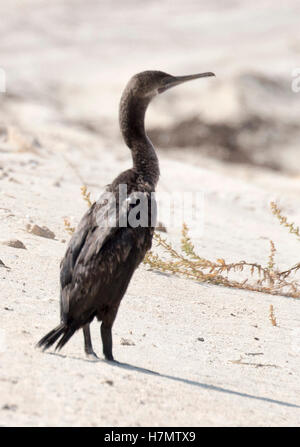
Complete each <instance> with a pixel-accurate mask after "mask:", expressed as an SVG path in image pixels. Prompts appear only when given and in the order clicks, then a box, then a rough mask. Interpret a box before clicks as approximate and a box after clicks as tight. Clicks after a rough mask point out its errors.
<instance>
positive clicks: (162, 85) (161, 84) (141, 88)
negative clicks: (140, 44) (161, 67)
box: [127, 71, 215, 99]
mask: <svg viewBox="0 0 300 447" xmlns="http://www.w3.org/2000/svg"><path fill="white" fill-rule="evenodd" d="M208 76H215V74H214V73H212V72H206V73H199V74H194V75H188V76H172V75H170V74H168V73H164V72H163V71H142V72H141V73H138V74H136V75H134V76H133V77H132V78H131V79H130V81H129V83H128V85H127V87H128V88H129V89H130V90H131V91H132V92H133V94H134V95H135V96H136V97H140V98H150V99H151V98H153V97H154V96H156V95H158V94H159V93H163V92H165V91H166V90H168V89H170V88H172V87H175V86H176V85H180V84H182V83H183V82H187V81H192V80H193V79H199V78H205V77H208Z"/></svg>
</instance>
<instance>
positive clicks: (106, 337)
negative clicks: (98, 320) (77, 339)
mask: <svg viewBox="0 0 300 447" xmlns="http://www.w3.org/2000/svg"><path fill="white" fill-rule="evenodd" d="M111 328H112V323H107V322H106V321H102V324H101V338H102V344H103V354H104V356H105V358H106V360H110V361H111V362H113V361H114V357H113V354H112V333H111Z"/></svg>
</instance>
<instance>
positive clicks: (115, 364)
mask: <svg viewBox="0 0 300 447" xmlns="http://www.w3.org/2000/svg"><path fill="white" fill-rule="evenodd" d="M47 354H50V355H56V356H59V357H63V358H67V356H65V355H62V354H58V353H55V352H53V353H50V352H49V353H47ZM68 358H73V359H74V360H81V361H84V362H90V363H99V362H103V363H106V364H109V365H110V366H112V367H114V368H122V369H126V370H128V371H136V372H138V373H142V374H148V375H151V376H155V377H160V378H161V379H168V380H173V381H175V382H180V383H184V384H186V385H191V386H194V387H197V388H202V389H205V390H211V391H216V392H219V393H226V394H232V395H234V396H240V397H244V398H246V399H254V400H259V401H262V402H268V403H271V404H276V405H283V406H285V407H291V408H299V409H300V405H296V404H292V403H289V402H284V401H281V400H276V399H271V398H269V397H263V396H256V395H254V394H248V393H242V392H239V391H234V390H230V389H228V388H222V387H220V386H215V385H210V384H206V383H202V382H197V381H196V380H190V379H184V378H182V377H176V376H170V375H168V374H161V373H159V372H156V371H152V370H151V369H145V368H141V367H140V366H135V365H130V364H129V363H122V362H117V361H113V362H110V361H107V360H102V359H98V361H93V360H89V359H85V358H79V357H69V356H68Z"/></svg>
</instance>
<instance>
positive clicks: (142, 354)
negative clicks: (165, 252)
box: [0, 1, 300, 426]
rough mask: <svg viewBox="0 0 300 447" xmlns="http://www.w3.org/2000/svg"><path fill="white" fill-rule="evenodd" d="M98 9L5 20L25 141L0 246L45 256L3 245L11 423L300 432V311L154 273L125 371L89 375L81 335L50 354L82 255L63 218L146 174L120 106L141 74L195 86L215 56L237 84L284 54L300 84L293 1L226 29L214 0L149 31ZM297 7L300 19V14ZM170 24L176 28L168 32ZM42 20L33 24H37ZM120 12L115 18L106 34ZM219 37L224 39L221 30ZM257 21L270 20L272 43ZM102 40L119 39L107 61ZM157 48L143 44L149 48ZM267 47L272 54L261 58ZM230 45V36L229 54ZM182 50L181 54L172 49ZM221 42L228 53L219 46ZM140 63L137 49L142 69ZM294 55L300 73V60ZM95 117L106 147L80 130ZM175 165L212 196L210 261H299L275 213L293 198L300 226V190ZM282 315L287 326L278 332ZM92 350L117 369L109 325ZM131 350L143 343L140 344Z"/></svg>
mask: <svg viewBox="0 0 300 447" xmlns="http://www.w3.org/2000/svg"><path fill="white" fill-rule="evenodd" d="M71 3H72V4H73V5H74V4H76V5H77V6H78V8H77V9H76V8H75V7H74V6H72V7H71V6H70V5H71ZM92 3H93V2H84V5H85V7H83V2H82V3H80V2H70V4H69V5H64V6H59V2H56V1H55V2H51V5H50V4H47V6H46V2H42V1H27V2H21V3H20V2H10V6H6V7H5V8H4V6H1V7H0V8H1V13H2V12H5V13H6V14H7V21H6V26H7V31H13V32H11V34H10V36H7V37H6V39H4V40H2V41H1V51H2V55H3V54H4V56H3V61H4V63H5V66H6V67H7V72H8V74H9V75H8V87H9V89H8V93H9V92H11V93H15V95H17V96H15V97H13V96H11V97H10V98H9V97H7V98H6V99H5V102H4V103H3V107H2V110H1V112H0V116H1V122H2V125H3V128H6V127H7V126H10V125H14V129H11V130H10V136H9V139H8V141H5V138H4V136H3V138H2V140H1V142H0V156H1V159H0V168H2V169H0V238H1V240H2V241H5V240H8V239H19V240H21V241H22V242H23V243H24V244H25V246H26V248H27V249H26V250H22V249H16V248H12V247H8V246H6V245H0V259H1V260H2V261H3V262H4V264H6V265H7V266H9V267H10V270H7V269H5V268H4V267H3V266H2V267H1V265H0V279H1V306H0V307H1V311H0V315H1V317H0V425H3V426H13V425H20V426H29V425H34V426H42V425H47V426H66V425H72V426H79V425H84V426H97V425H113V426H128V425H129V426H139V425H142V426H149V425H150V426H151V425H155V426H176V425H178V426H202V425H210V426H216V425H227V426H228V425H231V426H232V425H235V426H236V425H239V426H247V425H254V426H262V425H267V426H270V425H273V426H274V425H280V426H288V425H299V423H300V385H299V371H300V348H299V346H300V345H299V340H300V310H299V300H294V299H291V298H287V297H281V296H271V295H266V294H261V293H254V292H248V291H241V290H237V289H227V288H223V287H217V286H211V285H207V284H199V283H196V282H194V281H190V280H186V279H182V278H178V277H175V276H169V275H163V274H160V273H157V272H153V271H150V270H149V269H148V268H147V267H146V266H144V265H142V266H141V267H140V268H139V269H138V270H137V272H136V273H135V275H134V277H133V280H132V282H131V283H130V286H129V289H128V291H127V293H126V295H125V297H124V300H123V302H122V304H121V307H120V310H119V314H118V317H117V320H116V323H115V325H114V328H113V336H114V355H115V358H116V359H117V360H118V361H119V362H123V364H121V365H112V364H110V363H107V362H105V361H100V362H99V363H93V362H90V361H87V360H86V359H85V355H84V352H83V337H82V334H81V333H77V334H76V335H74V337H73V338H72V339H71V340H70V342H69V343H68V344H67V345H66V347H65V348H64V349H63V350H62V351H61V353H60V354H55V355H53V351H49V352H48V353H41V352H39V351H38V350H35V349H34V345H35V343H36V342H37V341H38V340H39V339H40V338H41V336H43V335H44V334H45V333H46V332H47V331H49V330H50V329H52V328H53V327H54V326H55V325H57V324H58V321H59V282H58V278H59V262H60V259H61V258H62V256H63V255H64V252H65V249H66V243H65V242H62V240H64V239H65V240H68V238H69V235H68V234H67V233H66V231H65V229H64V224H63V220H64V218H65V217H67V218H69V219H70V221H71V224H74V225H75V224H76V223H77V222H78V220H79V219H80V217H81V215H82V214H83V212H84V211H85V210H86V204H85V202H84V201H83V200H82V198H81V196H80V186H81V185H82V183H83V182H86V183H87V185H88V187H89V190H90V191H91V193H92V195H93V197H94V198H96V197H97V196H98V195H99V193H100V192H101V191H102V189H103V187H104V186H105V185H106V184H107V183H108V182H110V181H111V180H112V179H113V178H114V176H116V175H117V174H118V173H119V172H120V171H121V170H122V169H125V168H127V167H129V166H130V153H129V151H127V150H126V148H125V147H124V144H123V143H121V142H120V141H119V139H118V136H117V103H118V100H119V96H120V92H121V90H122V86H123V85H124V82H126V81H127V78H128V76H130V75H131V74H132V73H134V72H136V71H139V70H140V69H144V68H161V69H163V68H164V69H167V68H166V63H165V62H164V61H165V60H166V59H165V58H166V57H167V58H168V60H169V61H170V63H169V64H168V71H170V72H172V71H173V72H174V71H175V72H176V73H179V74H180V72H182V66H184V72H185V73H188V72H190V71H191V72H193V71H198V70H197V63H196V60H195V55H196V54H198V51H199V56H198V59H199V60H200V62H201V64H200V66H201V67H202V68H203V70H205V71H206V70H215V71H218V70H220V69H221V67H223V66H224V60H223V59H224V58H225V55H226V54H227V58H228V60H226V61H225V62H226V64H227V66H226V67H224V70H225V72H227V75H228V76H230V68H229V67H231V69H232V70H233V71H234V61H238V63H239V64H240V66H243V67H247V64H248V66H250V69H252V68H253V67H254V65H255V63H257V65H260V68H266V66H267V65H268V64H267V62H268V61H266V60H265V57H266V54H267V53H268V50H270V49H273V50H272V51H273V56H274V54H276V56H277V59H276V63H275V62H274V67H275V66H276V70H277V72H278V73H279V74H281V75H282V74H283V73H284V71H285V69H286V70H289V68H287V67H288V66H289V63H287V65H286V66H283V65H284V63H282V65H281V64H280V61H282V59H281V57H282V54H283V53H284V50H285V48H286V47H285V46H284V45H285V43H286V39H287V36H286V35H285V32H286V31H285V28H284V25H286V24H287V23H288V24H289V29H288V32H289V35H288V36H289V39H290V41H293V38H294V34H293V32H294V31H296V28H297V27H298V17H299V14H298V15H297V14H296V13H294V14H292V13H291V12H289V10H288V6H286V9H285V8H283V7H282V10H281V9H280V8H279V6H276V4H277V2H267V1H263V2H260V4H261V8H262V9H261V11H258V12H255V11H256V8H255V11H254V7H253V10H252V9H251V7H250V6H249V7H248V10H245V8H243V7H242V6H240V7H239V8H238V9H237V10H236V9H235V6H234V5H235V3H233V6H232V9H230V10H229V11H227V12H226V13H225V12H224V14H221V13H220V11H218V10H217V6H215V7H211V8H212V9H211V10H205V11H202V12H201V11H199V10H198V9H197V6H196V5H197V4H198V2H187V3H188V7H189V9H188V12H186V14H183V11H182V7H181V6H180V2H172V3H171V2H165V3H164V4H163V6H162V7H160V6H159V4H160V3H159V4H158V3H156V2H149V7H148V8H149V10H147V14H146V15H145V16H144V17H143V12H144V11H143V10H142V9H136V6H135V2H130V4H132V6H131V7H128V10H126V11H125V10H123V11H122V13H116V14H115V15H114V17H113V18H112V17H111V16H110V14H111V11H110V10H109V9H108V7H107V6H106V7H105V6H104V4H103V5H101V6H102V9H101V8H100V6H99V8H98V9H96V11H94V10H93V8H92V7H91V5H92ZM124 3H125V2H124ZM268 3H269V4H270V5H271V4H272V5H273V4H274V3H275V6H273V15H272V16H269V15H267V6H268ZM288 3H290V6H291V7H293V8H297V7H299V6H297V2H288ZM288 3H287V4H288ZM279 4H280V2H278V5H279ZM16 6H17V7H18V9H16ZM131 8H133V9H131ZM157 8H158V10H157ZM168 8H169V9H168ZM264 8H265V9H264ZM4 10H5V11H4ZM20 10H21V11H20ZM169 10H171V11H173V12H172V14H173V16H172V17H173V18H172V20H170V21H169V22H164V20H166V17H167V13H168V11H169ZM16 11H19V12H18V13H16ZM26 11H27V12H28V11H30V16H28V17H27V18H26V19H25V18H23V19H22V17H24V12H26ZM132 11H134V12H135V14H136V16H135V17H142V19H141V20H142V23H138V22H137V21H135V22H134V23H131V22H130V20H131V19H130V18H131V17H132V16H131V15H130V14H131V13H132ZM193 11H194V12H193ZM195 11H196V12H195ZM230 11H231V12H230ZM71 12H72V14H73V15H72V14H71ZM114 12H115V11H114ZM259 12H261V14H262V16H260V15H259ZM125 13H126V14H127V15H126V16H124V14H125ZM22 14H23V15H22ZM103 14H104V16H105V17H106V18H105V20H104V19H103V22H102V23H103V26H102V27H100V26H99V20H100V17H102V15H103ZM237 16H238V17H237ZM256 16H257V18H256ZM193 17H194V22H193V23H192V22H191V20H192V18H193ZM247 17H248V19H249V23H248V21H247ZM158 18H160V20H161V23H162V25H164V26H166V31H165V32H166V34H164V33H163V29H164V28H163V27H162V29H161V31H160V33H161V34H160V33H156V34H155V36H154V38H153V39H152V37H151V33H150V32H151V24H152V25H153V24H154V23H156V20H158ZM146 19H147V20H146ZM237 19H240V20H242V23H241V25H240V28H239V29H238V30H236V29H235V32H238V33H240V39H235V40H234V42H235V45H236V51H234V49H232V41H233V36H232V35H230V34H228V33H232V32H233V31H232V30H233V24H236V23H238V22H237ZM197 20H198V21H197ZM260 20H261V21H262V22H261V23H262V24H264V27H263V26H261V29H260ZM88 23H92V27H91V29H90V28H89V27H88ZM120 23H121V24H122V25H123V27H120V26H119V25H120ZM201 23H202V26H205V24H206V27H205V33H204V35H205V39H206V40H207V48H205V47H204V46H203V45H202V46H201V44H200V43H199V45H198V44H197V49H196V48H195V42H194V41H193V39H192V37H193V30H194V33H195V36H197V37H198V38H199V39H200V37H201V32H200V31H201V29H203V28H201V27H200V24H201ZM214 23H215V24H216V26H215V27H214V28H212V26H209V25H210V24H211V25H213V24H214ZM247 23H248V25H247V26H246V25H245V24H247ZM251 23H252V25H253V23H256V25H257V28H256V33H254V31H253V32H252V31H251ZM296 23H297V27H296ZM54 24H55V31H54ZM77 24H80V25H78V26H77ZM126 24H127V25H126ZM125 25H126V26H127V27H126V26H125ZM143 25H145V28H143ZM272 25H276V26H278V27H279V28H278V29H279V30H280V33H279V34H278V36H277V35H276V33H275V35H274V34H273V33H272V36H273V37H274V39H273V40H272V41H271V39H269V40H268V39H265V37H264V33H263V30H267V31H266V33H267V35H268V36H270V33H271V31H272ZM197 27H198V28H197ZM77 28H78V29H77ZM72 30H73V31H72ZM184 30H186V31H184ZM187 30H189V31H187ZM222 30H223V31H222ZM51 31H52V34H51ZM117 31H118V32H119V35H118V38H116V40H114V38H113V36H114V32H115V33H117ZM180 31H181V34H180ZM97 32H98V33H99V35H100V36H101V38H100V37H99V42H98V41H97V44H95V45H94V46H90V43H91V42H92V38H94V39H96V35H97ZM93 33H94V34H93ZM172 33H173V34H172ZM251 33H252V34H251ZM141 35H142V36H143V39H140V40H139V39H137V37H139V36H141ZM178 35H179V36H180V35H181V36H183V37H184V44H183V42H181V41H180V39H179V41H174V39H176V36H178ZM252 35H253V36H255V37H256V39H257V40H258V41H259V40H260V39H259V38H262V39H263V40H264V43H265V44H264V45H262V46H260V45H258V46H255V45H253V44H252V43H251V44H250V40H251V39H250V38H251V37H252ZM37 36H38V37H39V39H36V37H37ZM165 36H166V37H165ZM224 36H228V41H226V40H225V43H224ZM230 36H231V37H230ZM164 37H165V39H166V40H165V45H161V43H160V38H164ZM218 39H219V40H218ZM243 39H245V42H244V45H242V41H243ZM218 42H223V46H222V45H220V47H219V49H218V45H217V44H218ZM226 42H228V47H227V44H226ZM277 44H278V45H277ZM298 44H299V42H298ZM245 45H246V48H248V49H249V51H248V52H246V54H245ZM276 45H277V47H276ZM209 46H210V48H212V51H213V52H212V56H210V53H209V51H208V47H209ZM133 47H134V48H133ZM229 48H231V50H230V51H232V53H230V54H231V56H230V57H229V56H228V52H229ZM125 50H127V51H131V53H130V54H131V58H130V60H129V59H128V58H127V55H126V54H125V55H124V51H125ZM150 50H151V52H150ZM145 51H146V54H145ZM147 51H148V53H147ZM217 51H219V52H220V54H219V57H217ZM143 52H144V56H143ZM150 53H151V57H150ZM254 53H256V54H254ZM121 54H123V55H124V56H123V58H124V60H123V62H124V63H123V62H122V67H121V69H119V70H118V72H117V73H115V72H114V70H115V64H116V57H117V55H121ZM147 54H148V57H147ZM173 56H174V57H173ZM242 56H243V57H242ZM285 57H286V59H285V61H287V60H289V61H290V62H291V63H292V60H293V54H292V50H291V52H290V53H288V52H287V53H285ZM81 58H83V61H82V62H81V63H80V60H81ZM66 59H67V60H66ZM225 59H226V58H225ZM271 59H272V58H271V56H270V64H271V63H272V60H271ZM1 63H2V62H1ZM93 64H94V65H93ZM226 64H225V65H226ZM239 69H240V67H239ZM269 71H270V72H272V67H269ZM112 73H115V74H114V76H112ZM22 82H23V84H22ZM199 86H200V83H199ZM192 87H193V88H192ZM206 87H207V88H208V83H206V84H205V85H204V84H203V83H202V85H201V86H200V87H199V88H198V85H197V88H196V84H195V83H194V84H193V86H186V87H182V88H181V91H180V93H177V95H178V96H176V95H175V96H172V94H171V93H170V94H169V93H168V94H166V96H165V97H161V98H158V99H157V100H156V101H155V104H153V107H152V109H151V110H149V112H150V113H149V121H150V122H152V123H155V122H156V120H157V122H164V121H165V122H167V120H168V119H169V115H173V112H174V116H175V117H174V118H173V119H177V118H178V117H179V116H180V113H183V114H184V111H182V110H180V108H179V107H178V106H174V107H173V109H172V107H171V106H170V104H169V102H171V101H172V98H173V100H174V99H176V98H177V99H178V100H179V99H180V101H182V100H183V98H184V94H186V95H187V99H186V98H185V100H184V101H185V102H184V104H187V105H186V106H184V107H187V109H186V110H187V111H188V110H193V109H195V108H197V106H198V104H199V103H198V99H199V98H197V97H195V98H193V94H196V93H195V91H196V90H197V94H198V93H199V92H200V93H199V95H201V94H202V93H203V94H204V93H205V89H206ZM199 89H200V90H199ZM18 95H19V96H18ZM1 98H2V97H1ZM168 98H169V99H168ZM160 101H161V104H160ZM190 102H191V103H192V104H191V105H188V104H189V103H190ZM175 103H176V104H177V102H176V101H175ZM168 104H169V108H168ZM189 107H190V109H189ZM199 107H201V105H200V106H199ZM183 110H184V109H183ZM96 111H97V112H96ZM96 113H97V114H96ZM91 117H94V118H95V122H96V125H97V126H98V127H99V129H98V130H99V133H93V132H89V131H87V130H85V129H84V128H82V127H81V126H80V125H79V124H80V123H78V121H79V120H82V121H84V120H88V119H91ZM72 120H73V121H72ZM74 120H75V121H76V120H77V124H76V123H75V124H74ZM71 121H72V123H73V124H72V125H71V124H70V122H71ZM34 138H37V139H38V141H39V142H40V146H39V145H38V144H37V143H36V142H34V141H33V139H34ZM158 154H159V158H160V160H161V180H160V183H159V191H163V192H166V191H170V190H176V191H178V192H180V191H182V192H183V191H195V192H196V191H203V192H204V197H205V213H204V231H203V235H202V236H199V235H198V236H197V235H196V236H195V238H194V239H193V240H194V243H195V246H196V250H197V251H198V252H199V253H200V254H201V255H202V256H204V257H209V258H211V259H217V258H224V259H226V261H238V260H241V259H245V260H247V261H257V262H259V263H262V264H266V263H267V262H268V254H269V241H268V239H272V240H273V241H274V242H275V244H276V247H277V249H278V254H277V257H276V260H277V261H278V263H279V265H280V266H281V267H282V268H283V269H284V268H286V267H289V266H291V265H293V264H295V263H296V262H299V247H298V245H299V243H298V242H297V240H296V238H295V237H293V236H292V235H290V234H288V232H287V231H285V229H284V228H282V227H280V226H279V225H278V223H277V222H276V220H275V218H274V217H273V216H272V215H271V213H270V210H269V205H268V204H269V202H270V200H271V199H274V198H275V199H277V200H278V201H279V203H280V204H281V205H282V209H283V211H284V212H285V213H286V214H288V215H289V216H290V217H291V219H292V220H294V221H295V222H300V211H299V210H300V199H299V192H300V184H299V178H297V176H294V177H287V176H284V175H283V174H276V173H271V172H269V171H263V170H259V171H258V170H256V171H255V170H253V169H250V168H246V167H238V166H229V165H222V164H221V163H217V162H214V161H212V160H210V161H208V160H206V161H203V164H202V165H201V160H200V161H199V157H197V160H195V162H193V160H192V159H191V158H190V157H191V156H189V158H188V157H187V158H186V160H185V161H181V160H180V158H181V159H182V158H183V157H178V158H177V159H176V157H175V156H172V158H171V157H170V156H168V155H167V154H164V153H163V152H162V151H158ZM67 160H69V161H72V163H73V165H74V167H73V168H72V166H70V164H69V163H68V162H67ZM81 178H82V180H81ZM27 223H35V224H38V225H40V226H43V225H45V226H47V227H48V228H49V229H50V230H52V231H54V233H55V235H56V239H55V240H51V239H45V238H41V237H38V236H35V235H33V234H29V233H27V232H26V231H25V227H26V224H27ZM167 237H168V238H170V239H171V240H172V241H173V242H174V244H175V245H178V244H179V241H180V230H179V229H178V228H173V229H172V228H171V229H169V231H168V234H167ZM155 250H156V249H155ZM270 304H272V305H273V306H274V312H275V316H276V319H277V323H278V326H277V327H274V326H272V324H271V322H270V320H269V308H270ZM92 337H93V341H94V348H95V350H96V352H97V353H98V354H99V356H101V358H102V353H101V350H102V347H101V343H100V336H99V325H98V324H97V323H96V322H95V323H93V325H92ZM122 338H126V339H129V340H130V341H132V342H133V343H134V345H132V346H126V345H122V344H121V340H122ZM198 338H202V339H204V341H200V340H198ZM239 360H240V362H239Z"/></svg>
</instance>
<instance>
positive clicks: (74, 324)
mask: <svg viewBox="0 0 300 447" xmlns="http://www.w3.org/2000/svg"><path fill="white" fill-rule="evenodd" d="M206 76H214V74H213V73H211V72H208V73H201V74H195V75H190V76H171V75H169V74H167V73H163V72H161V71H144V72H142V73H138V74H136V75H134V76H133V77H132V78H131V79H130V81H129V82H128V84H127V86H126V88H125V90H124V92H123V95H122V97H121V101H120V110H119V122H120V128H121V132H122V136H123V138H124V140H125V143H126V145H127V146H128V147H129V149H130V150H131V154H132V159H133V167H132V168H131V169H129V170H127V171H125V172H122V173H121V174H120V175H119V176H118V177H117V178H116V179H115V180H114V181H113V182H112V183H111V184H110V185H109V186H107V188H106V191H105V192H104V193H103V194H102V195H101V196H100V198H99V199H98V200H97V201H96V202H95V203H94V204H93V205H92V206H91V207H90V209H89V210H88V211H87V212H86V213H85V215H84V216H83V218H82V220H81V222H80V223H79V226H78V228H77V230H76V231H75V232H74V234H73V235H72V238H71V240H70V242H69V245H68V248H67V251H66V254H65V256H64V258H63V260H62V262H61V265H60V284H61V294H60V310H61V323H60V324H59V325H58V326H57V327H56V328H54V329H53V330H52V331H50V332H49V333H48V334H47V335H45V336H44V337H43V338H42V339H41V340H40V341H39V342H38V346H39V347H42V348H43V349H44V350H45V349H48V348H49V347H50V346H51V345H52V344H53V343H55V342H56V341H57V345H56V349H61V348H62V347H63V346H64V345H65V344H66V343H67V341H68V340H69V339H70V338H71V337H72V335H73V334H74V332H75V331H77V330H78V329H81V328H82V329H83V334H84V346H85V352H86V354H87V355H88V356H90V357H92V358H97V356H96V354H95V353H94V351H93V347H92V342H91V335H90V323H91V321H92V320H93V318H94V317H97V319H98V320H99V321H102V324H101V337H102V343H103V354H104V356H105V358H106V359H107V360H111V361H113V360H114V358H113V354H112V325H113V323H114V320H115V318H116V315H117V311H118V308H119V305H120V302H121V299H122V298H123V295H124V294H125V292H126V289H127V287H128V284H129V282H130V279H131V277H132V275H133V273H134V271H135V269H136V268H137V267H138V265H139V264H140V263H141V261H142V260H143V258H144V256H145V254H146V252H147V251H148V250H149V249H150V248H151V243H152V236H153V232H154V227H155V218H153V214H154V213H153V210H155V206H156V204H155V198H154V197H153V194H152V193H154V191H155V187H156V184H157V182H158V178H159V164H158V159H157V156H156V153H155V150H154V148H153V146H152V143H151V141H150V139H149V138H148V136H147V134H146V132H145V127H144V117H145V112H146V109H147V107H148V105H149V103H150V101H151V100H152V99H153V98H154V97H155V96H156V95H157V94H159V93H163V92H165V91H166V90H168V89H169V88H171V87H174V86H176V85H179V84H181V83H183V82H186V81H190V80H192V79H198V78H202V77H206ZM122 185H123V186H124V185H126V186H125V187H126V188H127V195H125V196H124V194H123V193H122V194H121V192H120V191H121V190H120V186H122ZM137 203H139V204H140V207H139V212H138V213H135V214H134V213H133V215H135V217H136V219H135V221H134V220H132V219H130V212H131V211H132V210H133V209H134V206H137ZM114 212H115V214H114ZM138 215H139V217H138ZM141 215H143V218H145V217H146V221H147V222H146V223H145V222H143V224H141V220H142V218H141ZM113 218H115V220H114V219H113ZM147 218H148V219H147ZM124 219H125V220H124ZM121 220H122V222H121Z"/></svg>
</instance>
